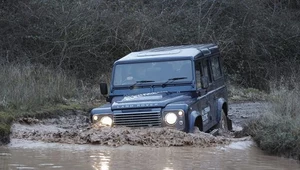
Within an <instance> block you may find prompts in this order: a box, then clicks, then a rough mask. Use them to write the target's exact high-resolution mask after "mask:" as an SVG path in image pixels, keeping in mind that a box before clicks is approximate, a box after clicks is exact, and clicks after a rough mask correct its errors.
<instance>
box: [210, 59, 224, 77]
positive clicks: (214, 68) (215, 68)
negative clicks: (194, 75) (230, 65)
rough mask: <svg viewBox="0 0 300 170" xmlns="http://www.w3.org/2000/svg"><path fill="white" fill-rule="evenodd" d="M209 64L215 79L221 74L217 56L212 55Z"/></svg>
mask: <svg viewBox="0 0 300 170" xmlns="http://www.w3.org/2000/svg"><path fill="white" fill-rule="evenodd" d="M211 66H212V73H213V77H214V80H217V79H218V78H220V77H221V76H222V73H221V67H220V61H219V57H213V58H212V59H211Z"/></svg>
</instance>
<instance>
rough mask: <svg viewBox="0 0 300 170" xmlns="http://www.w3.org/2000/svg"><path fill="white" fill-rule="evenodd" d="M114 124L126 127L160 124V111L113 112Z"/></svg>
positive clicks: (155, 125)
mask: <svg viewBox="0 0 300 170" xmlns="http://www.w3.org/2000/svg"><path fill="white" fill-rule="evenodd" d="M114 125H117V126H118V125H119V126H128V127H157V126H161V116H160V112H137V113H125V114H124V113H120V114H114Z"/></svg>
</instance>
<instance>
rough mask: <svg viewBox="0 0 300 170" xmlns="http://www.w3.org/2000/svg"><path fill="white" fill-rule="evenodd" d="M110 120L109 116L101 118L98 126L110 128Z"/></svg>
mask: <svg viewBox="0 0 300 170" xmlns="http://www.w3.org/2000/svg"><path fill="white" fill-rule="evenodd" d="M112 122H113V121H112V118H111V117H109V116H103V117H102V118H101V120H100V124H101V125H102V126H111V125H112Z"/></svg>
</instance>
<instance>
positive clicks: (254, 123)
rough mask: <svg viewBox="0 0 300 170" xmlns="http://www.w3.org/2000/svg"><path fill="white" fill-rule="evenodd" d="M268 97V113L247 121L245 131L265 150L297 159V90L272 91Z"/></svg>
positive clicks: (299, 96)
mask: <svg viewBox="0 0 300 170" xmlns="http://www.w3.org/2000/svg"><path fill="white" fill-rule="evenodd" d="M269 100H270V102H271V107H270V110H269V112H267V113H264V114H262V115H260V116H259V117H258V118H254V119H252V120H251V121H249V122H248V123H247V124H246V127H245V128H246V129H247V131H248V132H247V133H248V134H250V135H251V136H252V137H253V139H254V141H256V143H257V144H258V146H259V147H260V148H261V149H263V150H265V151H267V152H269V153H272V154H278V155H284V156H288V157H293V158H297V159H300V126H299V124H300V105H299V101H300V91H299V90H298V88H295V89H293V90H287V89H285V88H281V89H280V90H274V91H273V92H272V93H271V94H270V99H269Z"/></svg>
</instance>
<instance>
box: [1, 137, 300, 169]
mask: <svg viewBox="0 0 300 170" xmlns="http://www.w3.org/2000/svg"><path fill="white" fill-rule="evenodd" d="M0 169H12V170H14V169H78V170H79V169H80V170H81V169H86V170H89V169H91V170H109V169H161V170H173V169H174V170H175V169H178V170H181V169H225V170H235V169H245V170H247V169H249V170H253V169H270V170H271V169H276V170H277V169H278V170H279V169H300V164H299V163H298V162H297V161H295V160H291V159H286V158H280V157H276V156H268V155H265V154H264V153H263V152H262V151H260V150H259V149H258V148H256V147H255V146H254V144H253V143H252V142H251V141H240V142H233V143H231V144H230V145H224V146H218V147H207V148H199V147H160V148H155V147H141V146H129V145H124V146H122V147H117V148H114V147H105V146H99V145H75V144H58V143H42V142H33V141H25V140H19V139H14V140H13V141H12V143H11V144H10V145H9V146H6V147H0Z"/></svg>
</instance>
